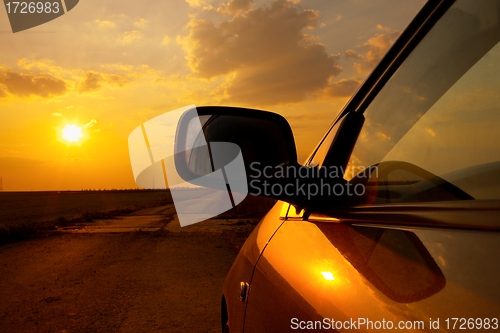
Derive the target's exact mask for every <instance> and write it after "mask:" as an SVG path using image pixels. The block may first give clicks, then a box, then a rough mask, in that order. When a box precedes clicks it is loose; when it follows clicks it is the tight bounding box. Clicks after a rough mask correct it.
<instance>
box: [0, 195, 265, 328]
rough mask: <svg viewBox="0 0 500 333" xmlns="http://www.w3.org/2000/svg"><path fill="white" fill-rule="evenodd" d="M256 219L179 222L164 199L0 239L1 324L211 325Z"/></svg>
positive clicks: (215, 321)
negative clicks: (121, 213)
mask: <svg viewBox="0 0 500 333" xmlns="http://www.w3.org/2000/svg"><path fill="white" fill-rule="evenodd" d="M255 222H256V221H245V222H243V221H238V220H209V221H206V222H202V223H199V224H196V225H193V226H189V227H185V228H180V226H179V223H178V221H177V219H176V216H175V214H174V208H173V206H172V205H167V206H162V207H157V208H154V209H149V210H144V211H140V212H136V213H135V214H134V215H133V216H127V217H122V218H120V219H115V220H104V221H97V222H93V223H88V224H80V225H76V226H70V227H66V228H65V229H61V230H59V231H57V232H53V233H50V234H47V235H45V236H43V237H38V238H36V239H32V240H29V241H24V242H20V243H15V244H9V245H6V246H2V247H0V331H1V332H30V333H32V332H61V333H62V332H134V333H135V332H156V331H158V332H174V333H175V332H183V333H186V332H196V333H200V332H220V319H219V318H220V313H219V312H220V297H221V289H222V284H223V281H224V278H225V276H226V274H227V272H228V270H229V268H230V266H231V264H232V262H233V260H234V258H235V257H236V254H237V251H238V249H239V247H240V246H241V244H242V242H243V240H244V239H245V238H246V236H247V235H248V234H249V232H250V231H251V229H252V228H253V227H254V224H255Z"/></svg>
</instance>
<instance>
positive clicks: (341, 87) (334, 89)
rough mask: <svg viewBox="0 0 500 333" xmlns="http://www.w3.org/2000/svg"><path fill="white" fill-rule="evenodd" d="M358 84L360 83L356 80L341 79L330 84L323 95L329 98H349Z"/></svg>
mask: <svg viewBox="0 0 500 333" xmlns="http://www.w3.org/2000/svg"><path fill="white" fill-rule="evenodd" d="M360 84H361V81H360V80H356V79H351V80H345V79H343V80H340V81H337V82H332V83H330V84H329V85H328V87H326V89H325V94H326V95H327V96H331V97H349V96H351V95H352V94H353V93H354V92H355V91H356V89H358V87H359V85H360Z"/></svg>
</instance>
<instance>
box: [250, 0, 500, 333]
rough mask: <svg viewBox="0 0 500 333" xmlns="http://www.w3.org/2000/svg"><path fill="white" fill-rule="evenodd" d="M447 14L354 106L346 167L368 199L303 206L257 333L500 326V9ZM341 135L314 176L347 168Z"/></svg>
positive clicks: (262, 296) (462, 0) (286, 238)
mask: <svg viewBox="0 0 500 333" xmlns="http://www.w3.org/2000/svg"><path fill="white" fill-rule="evenodd" d="M442 3H444V2H442ZM438 7H439V6H436V7H435V8H434V9H435V10H434V11H430V12H433V13H434V14H428V16H427V19H426V20H422V22H420V23H419V24H420V25H419V28H414V27H410V30H412V29H413V32H411V31H410V32H407V34H406V35H405V34H403V37H402V38H403V41H401V42H400V43H401V45H403V44H404V43H405V38H406V44H405V45H406V46H404V45H403V46H401V47H400V48H399V49H398V47H399V46H397V47H396V48H395V50H392V51H393V52H392V54H389V55H388V57H386V59H385V63H382V64H381V66H379V68H378V69H376V70H375V71H374V73H373V74H372V76H371V77H369V78H368V79H367V82H365V85H364V86H363V87H362V88H361V89H360V92H359V93H358V95H356V96H354V97H353V99H352V100H351V102H350V103H349V104H348V105H347V106H346V109H345V112H344V113H345V114H347V113H349V112H356V113H357V114H358V115H364V116H365V118H366V120H365V123H364V126H363V128H362V129H361V131H360V133H359V136H357V139H355V140H353V141H354V142H356V144H355V146H354V147H353V150H352V153H351V154H350V158H349V160H348V164H347V165H345V166H344V167H345V169H342V170H343V171H344V172H343V175H342V178H343V180H345V181H346V183H343V184H344V186H346V187H348V186H351V189H352V188H353V187H354V186H359V188H362V189H363V191H362V193H361V192H358V193H354V194H353V195H352V196H351V197H350V198H348V200H345V195H344V196H343V199H344V200H343V201H342V204H339V202H340V200H339V197H338V196H337V195H336V194H335V193H333V191H330V192H326V191H327V190H328V188H327V187H324V188H323V190H325V193H324V195H323V198H322V200H321V201H322V203H321V205H319V206H316V207H314V205H313V204H311V207H313V208H306V209H304V210H301V211H299V212H295V211H294V209H293V208H292V209H290V211H291V213H289V214H288V216H287V218H286V220H285V222H284V223H283V224H282V225H281V226H280V227H279V229H278V231H277V232H276V233H275V234H274V236H273V238H272V239H271V241H270V242H269V244H267V247H266V248H265V251H264V252H263V253H262V255H261V257H260V259H259V261H258V262H257V265H256V268H255V270H254V273H253V278H252V281H251V286H250V292H249V295H248V301H247V308H246V315H245V329H244V331H245V332H247V333H248V332H275V331H278V332H286V331H296V330H301V329H307V330H308V331H322V330H325V329H328V330H335V329H336V330H339V331H342V330H350V329H357V330H361V331H369V330H375V329H377V330H390V329H418V330H426V331H428V330H438V329H439V330H443V331H444V330H450V329H478V330H491V329H497V328H498V317H499V316H500V288H499V286H498V283H497V282H496V279H497V276H498V275H499V273H500V263H499V262H498V260H497V258H498V257H499V256H500V246H499V245H498V244H500V234H499V233H498V230H500V224H499V222H498V221H500V177H498V174H499V171H500V132H499V131H498V128H499V126H500V110H499V105H500V99H499V96H500V94H498V91H499V89H500V79H499V78H500V75H499V74H500V45H499V41H500V16H499V15H498V13H499V12H500V4H499V3H498V2H497V1H481V2H477V1H466V0H459V1H456V2H455V3H454V4H453V5H451V7H450V6H448V7H449V8H446V10H444V9H443V8H442V7H441V9H440V10H442V13H437V11H438V9H439V8H438ZM436 22H437V23H436ZM414 24H416V23H415V22H414ZM429 25H430V26H429ZM422 31H424V32H425V36H424V35H419V34H423V32H422ZM417 41H418V44H417ZM391 57H392V58H391ZM394 66H396V67H394ZM337 126H338V125H337ZM339 131H341V130H339ZM353 135H354V134H353ZM339 137H340V138H342V137H343V136H342V135H339V132H338V131H337V130H335V129H332V131H331V132H330V134H329V135H328V136H327V137H326V138H325V140H324V141H323V144H328V145H329V146H328V148H325V147H324V146H322V147H320V148H319V149H318V150H317V152H316V155H315V156H314V157H312V158H311V160H310V161H309V165H310V166H311V167H312V168H313V167H316V168H326V169H327V170H331V168H333V167H339V165H333V164H330V163H329V161H332V160H335V159H332V158H331V155H332V154H335V153H336V151H335V149H331V147H333V146H335V144H336V143H337V144H338V142H336V141H335V140H336V138H339ZM340 167H342V166H340ZM327 174H328V173H327ZM337 183H338V182H337ZM337 183H336V184H337ZM330 190H331V189H330ZM344 194H345V193H344ZM325 197H327V199H328V200H330V201H329V203H328V200H326V204H325Z"/></svg>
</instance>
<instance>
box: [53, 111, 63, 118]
mask: <svg viewBox="0 0 500 333" xmlns="http://www.w3.org/2000/svg"><path fill="white" fill-rule="evenodd" d="M52 115H53V116H54V117H62V113H59V112H53V113H52Z"/></svg>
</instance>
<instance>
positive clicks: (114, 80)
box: [78, 71, 128, 93]
mask: <svg viewBox="0 0 500 333" xmlns="http://www.w3.org/2000/svg"><path fill="white" fill-rule="evenodd" d="M127 83H128V80H127V78H125V77H124V76H123V75H120V74H107V73H98V72H94V71H88V72H86V73H85V78H84V79H83V82H82V83H81V84H80V87H79V89H78V91H79V92H81V93H85V92H93V91H97V90H100V89H102V88H103V87H104V86H106V85H112V86H118V87H123V86H124V85H125V84H127Z"/></svg>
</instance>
